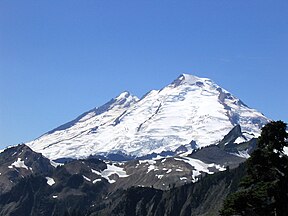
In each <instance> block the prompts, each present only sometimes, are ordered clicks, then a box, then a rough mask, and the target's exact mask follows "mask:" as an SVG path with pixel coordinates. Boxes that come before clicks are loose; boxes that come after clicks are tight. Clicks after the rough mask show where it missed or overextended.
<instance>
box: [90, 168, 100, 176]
mask: <svg viewBox="0 0 288 216" xmlns="http://www.w3.org/2000/svg"><path fill="white" fill-rule="evenodd" d="M91 172H92V173H95V174H96V175H100V176H101V172H99V171H97V170H94V169H91Z"/></svg>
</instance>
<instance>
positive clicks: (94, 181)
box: [93, 179, 101, 184]
mask: <svg viewBox="0 0 288 216" xmlns="http://www.w3.org/2000/svg"><path fill="white" fill-rule="evenodd" d="M100 181H101V179H95V180H93V184H95V183H96V182H100Z"/></svg>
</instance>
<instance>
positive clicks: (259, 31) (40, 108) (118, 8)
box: [0, 0, 288, 148]
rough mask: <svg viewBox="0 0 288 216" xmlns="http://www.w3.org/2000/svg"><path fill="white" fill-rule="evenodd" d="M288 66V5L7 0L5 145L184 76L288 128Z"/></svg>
mask: <svg viewBox="0 0 288 216" xmlns="http://www.w3.org/2000/svg"><path fill="white" fill-rule="evenodd" d="M287 70H288V1H287V0H180V1H176V0H161V1H160V0H139V1H138V0H137V1H136V0H123V1H122V0H83V1H80V0H77V1H75V0H49V1H36V0H33V1H31V0H25V1H23V0H1V1H0V148H1V147H5V146H7V145H12V144H17V143H21V142H26V141H29V140H32V139H34V138H36V137H38V136H40V135H41V134H43V133H45V132H47V131H48V130H50V129H53V128H55V127H56V126H59V125H60V124H62V123H65V122H67V121H69V120H72V119H74V118H75V117H77V116H78V115H80V114H81V113H83V112H84V111H87V110H89V109H91V108H93V107H95V106H100V105H102V104H103V103H105V102H107V101H108V100H110V99H111V98H112V97H114V96H117V95H118V94H119V93H121V92H122V91H124V90H128V91H130V92H131V93H132V94H135V95H137V96H138V97H141V96H142V95H143V94H145V93H146V92H147V91H149V90H151V89H160V88H162V87H164V86H165V85H167V84H168V83H170V82H171V81H173V80H174V79H175V78H176V77H177V76H178V75H179V74H181V73H190V74H194V75H197V76H200V77H208V78H211V79H212V80H214V81H215V82H216V83H218V84H219V85H220V86H222V87H224V88H226V89H227V90H228V91H230V92H231V93H233V94H234V95H235V96H237V97H239V98H240V99H242V100H243V101H244V102H245V103H246V104H247V105H249V106H250V107H253V108H256V109H257V110H259V111H261V112H262V113H264V114H265V115H266V116H267V117H269V118H272V119H274V120H278V119H281V120H283V121H285V122H287V121H288V111H287V110H288V99H287V98H288V91H287V84H288V71H287Z"/></svg>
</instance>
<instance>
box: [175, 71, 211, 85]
mask: <svg viewBox="0 0 288 216" xmlns="http://www.w3.org/2000/svg"><path fill="white" fill-rule="evenodd" d="M206 80H209V79H207V78H200V77H197V76H194V75H191V74H185V73H183V74H181V75H180V76H179V77H178V78H177V79H176V80H174V81H173V82H172V85H173V86H174V87H177V86H179V85H183V84H188V85H194V84H197V83H198V84H200V85H201V83H202V84H203V82H204V81H206Z"/></svg>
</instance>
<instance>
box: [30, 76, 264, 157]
mask: <svg viewBox="0 0 288 216" xmlns="http://www.w3.org/2000/svg"><path fill="white" fill-rule="evenodd" d="M267 122H268V119H267V118H266V117H265V116H264V115H263V114H261V113H259V112H257V111H256V110H255V109H251V108H249V107H248V106H246V105H245V104H244V103H243V102H241V100H239V99H238V98H236V97H234V96H233V95H232V94H231V93H229V92H228V91H226V90H224V89H223V88H221V87H220V86H218V85H217V84H216V83H214V82H213V81H211V80H210V79H207V78H199V77H196V76H192V75H188V74H183V75H181V76H179V77H178V78H177V79H176V80H175V81H173V82H172V83H171V84H169V85H168V86H166V87H164V88H162V89H161V90H152V91H150V92H148V93H147V94H146V95H144V96H143V97H142V98H141V99H138V98H137V97H135V96H132V95H131V94H130V93H128V92H123V93H121V94H120V95H119V96H118V97H116V98H115V99H112V100H111V101H109V102H108V103H106V104H105V105H103V106H101V107H99V108H95V109H92V110H90V111H88V112H86V113H84V114H82V115H81V116H79V117H78V118H76V119H75V120H73V121H71V122H69V123H66V124H64V125H62V126H60V127H58V128H56V129H54V130H52V131H50V132H48V133H46V134H44V135H42V136H41V137H39V138H37V139H35V140H34V141H31V142H29V143H27V145H28V146H29V147H31V148H32V149H33V150H34V151H36V152H41V153H42V154H44V155H45V156H46V157H48V158H50V159H57V158H64V157H73V158H86V157H88V156H90V155H97V154H98V155H99V154H100V155H101V154H102V155H105V154H108V153H117V152H122V153H125V154H128V155H134V156H143V155H147V154H151V153H153V152H155V153H160V152H162V151H175V150H176V149H177V148H179V147H180V146H185V147H186V149H188V150H189V149H192V148H197V147H203V146H207V145H211V144H217V143H218V142H219V141H220V140H222V138H223V137H224V136H225V135H226V134H227V133H228V132H229V131H230V130H231V129H232V128H233V127H234V126H236V125H240V126H241V129H242V133H243V135H244V136H242V137H241V138H240V139H239V140H237V142H238V143H241V142H244V141H246V140H248V139H250V138H252V137H257V136H258V135H259V133H260V129H261V127H262V126H263V125H264V124H266V123H267ZM192 141H193V142H192Z"/></svg>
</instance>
